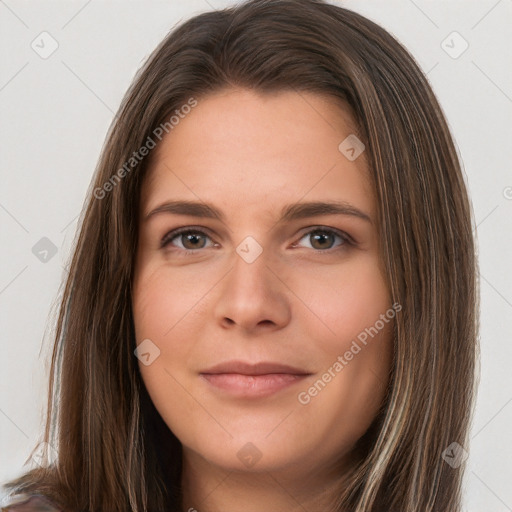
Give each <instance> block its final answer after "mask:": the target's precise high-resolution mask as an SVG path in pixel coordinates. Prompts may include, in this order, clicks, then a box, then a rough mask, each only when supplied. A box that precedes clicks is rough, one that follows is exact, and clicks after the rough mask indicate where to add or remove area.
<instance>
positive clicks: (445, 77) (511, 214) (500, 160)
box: [0, 0, 512, 512]
mask: <svg viewBox="0 0 512 512" xmlns="http://www.w3.org/2000/svg"><path fill="white" fill-rule="evenodd" d="M233 3H234V2H233V1H220V0H193V1H192V0H187V1H177V0H168V1H144V2H142V1H126V0H125V1H122V2H121V1H105V0H103V1H101V0H89V1H82V2H74V1H66V2H64V1H61V2H52V1H46V2H43V1H37V2H35V1H30V2H28V1H26V2H22V1H15V0H0V38H1V47H0V52H1V57H2V61H1V62H2V66H1V69H0V109H1V111H0V119H1V122H0V140H1V144H2V145H1V151H0V169H1V173H2V175H1V183H2V186H1V190H0V222H1V240H2V251H1V269H0V311H1V322H2V324H1V325H2V342H1V343H2V345H1V357H0V380H1V390H0V482H4V481H5V480H7V479H9V478H12V477H15V476H17V475H18V474H20V473H21V471H22V469H23V467H22V466H23V464H24V463H25V461H26V459H27V457H28V456H29V453H30V451H31V450H32V449H33V448H34V447H35V446H36V445H37V443H38V442H39V436H40V433H41V425H42V418H43V412H44V409H45V406H46V402H45V400H46V390H47V372H48V368H49V359H48V356H49V348H50V342H51V327H52V322H53V319H54V317H55V314H56V309H55V307H54V305H55V304H56V301H57V299H58V296H59V293H60V292H59V286H60V283H61V280H62V279H63V278H65V276H66V270H65V266H66V263H67V258H68V256H69V251H70V248H71V245H72V242H73V237H74V235H75V230H76V226H77V218H78V215H79V213H80V210H81V207H82V203H83V200H84V198H85V194H86V191H87V188H88V186H89V182H90V179H91V176H92V173H93V170H94V168H95V165H96V163H97V159H98V156H99V153H100V149H101V146H102V144H103V141H104V137H105V135H106V131H107V128H108V126H109V124H110V122H111V120H112V118H113V114H114V112H115V111H116V110H117V108H118V105H119V103H120V101H121V98H122V96H123V95H124V93H125V91H126V89H127V87H128V86H129V84H130V82H131V80H132V78H133V76H134V73H135V71H136V70H137V69H138V68H139V67H140V66H141V64H142V63H143V61H144V60H145V58H146V57H147V56H148V55H149V54H150V53H151V51H152V50H153V49H154V48H155V46H156V45H157V44H158V43H159V42H160V41H161V40H162V39H163V37H164V36H165V35H166V33H167V32H168V31H169V30H170V29H171V28H172V27H173V26H174V25H175V24H176V23H178V22H180V21H181V20H183V19H186V18H188V17H190V16H192V15H194V14H197V13H199V12H203V11H206V10H211V9H218V8H222V7H225V6H228V5H231V4H233ZM332 3H334V2H332ZM337 3H339V4H340V5H343V6H345V7H348V8H350V9H352V10H355V11H357V12H359V13H361V14H364V15H366V16H367V17H369V18H370V19H372V20H374V21H376V22H377V23H379V24H380V25H382V26H383V27H385V28H386V29H387V30H389V31H390V32H391V33H393V34H394V35H395V36H396V37H397V38H398V39H399V40H400V41H402V42H403V43H404V44H405V46H406V47H407V48H408V49H409V50H410V51H411V53H412V54H413V55H414V57H415V58H416V59H417V61H418V63H419V64H420V66H421V67H422V68H423V69H424V70H425V72H428V77H429V80H430V81H431V84H432V86H433V88H434V91H435V93H436V94H437V96H438V98H439V100H440V102H441V104H442V107H443V109H444V111H445V114H446V117H447V119H448V122H449V124H450V127H451V129H452V131H453V133H454V135H455V139H456V142H457V145H458V148H459V151H460V155H461V157H462V160H463V163H464V169H465V173H466V181H467V184H468V187H469V191H470V194H471V197H472V201H473V208H474V215H475V219H474V226H475V232H476V235H477V239H478V245H479V258H480V270H481V310H482V315H481V383H480V389H479V396H478V403H477V408H476V411H475V416H474V422H473V429H472V439H471V444H470V446H469V447H465V448H466V449H467V450H468V451H469V453H470V457H469V467H468V471H467V474H466V491H465V494H466V497H465V510H466V511H468V512H477V511H478V512H481V511H482V510H485V511H492V512H505V511H512V486H511V485H510V482H511V481H512V442H511V436H510V432H511V427H512V404H511V402H512V386H511V383H512V371H511V368H510V367H511V362H512V344H511V343H510V341H511V339H510V332H511V331H512V292H511V289H512V286H511V285H512V279H511V272H510V263H511V262H512V243H511V237H510V226H511V222H510V219H511V218H512V173H511V168H510V162H511V161H512V158H511V157H512V133H511V132H512V123H511V118H512V66H511V62H510V61H511V52H510V48H511V44H512V37H511V35H510V30H509V27H510V26H511V22H512V0H499V1H497V0H478V1H476V0H475V1H442V2H441V1H433V0H414V1H413V0H400V1H394V2H391V1H387V2H383V1H381V0H364V1H362V0H349V1H344V2H337ZM42 32H47V33H48V34H49V35H41V33H42ZM453 32H457V34H453ZM54 41H56V43H55V42H54ZM52 44H53V45H56V44H58V47H57V49H56V50H55V51H54V53H52V54H51V55H49V56H47V55H42V56H41V52H43V53H44V52H49V51H50V50H51V49H52V46H51V45H52ZM466 44H467V45H468V47H467V49H465V51H463V50H464V48H465V46H466ZM33 46H34V47H35V48H38V52H39V53H38V52H37V51H35V49H33ZM459 54H460V55H459ZM43 57H46V58H43ZM42 238H46V239H48V240H44V241H41V239H42ZM41 244H42V245H41ZM34 246H35V247H36V249H34V251H33V248H34ZM39 247H44V248H47V249H49V252H48V254H47V256H46V258H47V261H41V259H40V257H41V256H40V257H37V252H38V251H37V248H39ZM52 247H54V249H53V250H54V251H56V252H55V254H54V255H52V251H51V249H52ZM34 252H35V253H36V254H34ZM43 259H44V258H43ZM52 305H53V307H52ZM27 468H28V466H27Z"/></svg>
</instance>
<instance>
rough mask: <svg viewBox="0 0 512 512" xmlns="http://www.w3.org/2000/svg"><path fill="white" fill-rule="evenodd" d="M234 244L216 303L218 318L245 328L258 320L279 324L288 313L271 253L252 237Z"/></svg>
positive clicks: (257, 322) (253, 324)
mask: <svg viewBox="0 0 512 512" xmlns="http://www.w3.org/2000/svg"><path fill="white" fill-rule="evenodd" d="M251 238H252V237H246V239H244V240H243V241H242V242H241V243H240V244H239V245H238V246H237V247H236V252H235V254H234V258H233V260H232V267H231V270H230V271H229V272H228V273H227V275H226V276H225V282H224V283H223V286H222V287H221V291H220V296H219V297H218V302H217V305H216V308H215V309H216V316H217V317H218V320H219V321H226V319H229V321H230V324H231V323H235V324H238V325H239V326H241V327H244V328H246V329H249V328H251V327H255V326H256V325H258V324H259V323H261V322H264V323H268V322H272V323H274V324H282V323H283V321H285V320H286V318H287V316H288V311H289V308H288V306H287V301H286V293H285V292H284V290H283V288H282V285H281V284H280V282H279V280H278V279H277V278H276V276H275V274H276V270H275V269H272V261H274V258H273V257H272V254H271V253H270V252H269V251H267V250H266V249H265V248H264V247H263V246H262V245H261V244H259V243H258V242H257V241H256V240H255V239H254V238H252V239H251Z"/></svg>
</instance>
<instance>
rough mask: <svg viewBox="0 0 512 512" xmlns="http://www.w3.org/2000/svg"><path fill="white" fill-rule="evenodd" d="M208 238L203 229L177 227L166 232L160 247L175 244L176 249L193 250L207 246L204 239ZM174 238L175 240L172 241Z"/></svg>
mask: <svg viewBox="0 0 512 512" xmlns="http://www.w3.org/2000/svg"><path fill="white" fill-rule="evenodd" d="M207 238H210V237H209V236H208V235H207V234H206V233H204V232H203V231H199V230H195V229H179V230H174V231H171V232H170V233H167V235H165V236H164V238H163V239H162V242H161V244H160V247H161V248H162V249H163V248H165V247H167V246H169V245H171V244H172V245H175V247H177V248H178V249H182V250H184V251H186V252H187V251H189V252H194V251H196V250H198V249H204V248H205V247H207V245H206V241H205V240H206V239H207ZM174 240H176V242H173V241H174Z"/></svg>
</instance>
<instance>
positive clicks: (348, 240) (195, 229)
mask: <svg viewBox="0 0 512 512" xmlns="http://www.w3.org/2000/svg"><path fill="white" fill-rule="evenodd" d="M315 231H323V232H326V233H332V234H334V235H336V236H338V237H340V238H341V239H342V240H343V243H342V244H341V245H338V246H335V247H331V248H329V249H325V250H316V251H315V252H318V253H329V252H333V251H335V250H336V249H341V248H343V247H344V246H346V245H357V242H356V241H355V240H354V239H353V238H352V237H351V236H350V235H349V234H348V233H346V232H345V231H342V230H340V229H337V228H332V227H329V226H323V225H313V226H308V227H305V228H303V229H302V230H301V235H300V236H299V238H298V241H300V240H302V239H303V238H304V237H305V236H306V235H308V234H310V233H313V232H315ZM189 232H192V233H198V234H201V235H206V236H207V237H208V238H210V239H211V240H212V241H213V246H216V245H218V244H217V243H216V242H215V241H214V240H213V236H212V235H211V233H210V230H209V229H208V228H205V227H202V226H182V227H180V228H176V229H173V230H171V231H169V232H167V233H166V234H165V235H164V236H163V238H162V239H161V241H160V248H161V249H166V247H167V246H168V245H169V243H170V242H171V240H173V239H174V238H177V237H178V236H179V235H181V234H183V233H189ZM292 247H297V242H296V243H294V244H293V245H292ZM207 248H208V247H201V248H199V249H181V248H179V247H177V248H175V249H178V250H180V251H181V252H183V253H194V252H200V249H207ZM209 248H211V247H209Z"/></svg>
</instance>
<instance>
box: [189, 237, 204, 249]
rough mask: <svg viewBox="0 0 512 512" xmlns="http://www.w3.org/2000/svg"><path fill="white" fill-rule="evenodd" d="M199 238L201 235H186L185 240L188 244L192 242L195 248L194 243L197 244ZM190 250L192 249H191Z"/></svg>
mask: <svg viewBox="0 0 512 512" xmlns="http://www.w3.org/2000/svg"><path fill="white" fill-rule="evenodd" d="M200 236H201V235H197V234H196V235H186V239H187V241H188V242H192V245H193V246H195V247H197V243H195V242H197V240H198V239H199V238H200ZM192 248H194V247H192Z"/></svg>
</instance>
